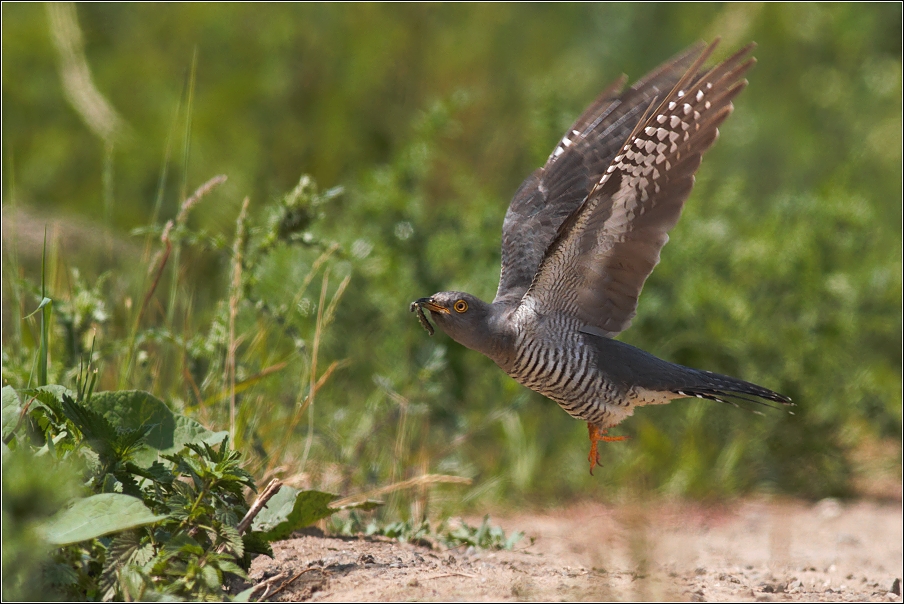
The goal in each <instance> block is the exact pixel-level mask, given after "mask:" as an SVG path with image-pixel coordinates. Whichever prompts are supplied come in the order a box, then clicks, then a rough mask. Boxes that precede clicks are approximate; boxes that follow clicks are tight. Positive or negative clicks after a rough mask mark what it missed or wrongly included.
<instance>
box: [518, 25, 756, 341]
mask: <svg viewBox="0 0 904 604" xmlns="http://www.w3.org/2000/svg"><path fill="white" fill-rule="evenodd" d="M717 43H718V41H717V42H715V43H713V44H711V45H710V46H708V47H707V48H706V49H705V50H704V51H703V52H702V53H700V54H699V56H698V57H697V59H696V60H695V61H694V63H693V65H692V66H691V67H690V68H689V69H688V70H687V72H686V73H684V74H683V76H682V77H681V78H680V79H678V80H677V83H676V84H675V86H674V87H673V89H672V90H671V91H670V92H669V93H668V94H667V95H664V96H663V97H662V98H661V99H656V100H654V101H653V102H652V103H651V104H650V105H649V106H648V107H647V108H646V109H647V111H646V112H645V114H644V117H643V118H642V119H640V120H639V121H638V122H637V123H636V125H635V127H634V128H633V130H632V132H631V135H630V136H629V137H628V138H627V140H626V141H625V142H624V144H623V145H622V146H621V147H620V149H619V151H618V153H617V155H615V156H614V157H613V159H612V161H611V163H610V165H609V166H608V167H607V168H606V171H605V172H604V173H603V175H602V176H601V177H600V179H599V181H598V183H597V184H596V185H595V186H594V187H593V189H592V190H591V191H590V193H589V194H588V196H587V198H586V199H585V200H584V201H583V203H582V204H581V205H580V206H578V207H577V209H576V210H575V211H574V213H573V214H572V215H571V216H569V217H568V218H567V219H566V220H564V221H563V222H562V224H561V226H560V227H559V229H558V231H557V235H556V237H555V239H554V240H553V241H552V243H551V244H550V246H549V248H548V249H547V251H546V254H545V255H544V258H543V261H542V262H541V264H540V267H539V269H538V271H537V274H536V275H535V277H534V280H533V282H532V284H531V286H530V289H529V291H528V292H527V294H526V295H525V296H524V299H523V301H522V304H527V305H530V306H531V307H532V308H533V309H534V310H536V311H537V312H541V313H565V314H568V315H571V316H575V317H577V318H578V319H580V321H581V322H582V323H583V324H584V325H585V326H586V327H587V329H588V330H589V331H590V332H591V333H597V334H598V335H605V336H607V337H612V336H614V335H616V334H618V333H620V332H621V331H623V330H625V329H627V327H628V326H629V325H630V323H631V319H632V318H633V317H634V314H635V310H636V308H637V299H638V296H639V295H640V291H641V289H642V288H643V285H644V282H645V281H646V279H647V277H649V276H650V273H652V271H653V269H654V268H655V266H656V265H657V264H658V263H659V255H660V251H661V250H662V247H663V246H664V245H665V244H666V242H668V232H669V230H671V228H672V227H674V226H675V223H677V221H678V218H679V217H680V216H681V210H682V209H683V207H684V202H685V200H686V199H687V198H688V196H689V195H690V192H691V189H692V188H693V186H694V174H695V173H696V171H697V169H698V168H699V167H700V161H701V159H702V157H703V153H704V152H705V151H706V150H707V149H709V147H710V146H712V144H713V143H714V142H715V140H716V138H717V137H718V133H719V131H718V127H719V125H720V124H721V123H722V122H723V121H725V119H726V118H727V117H728V115H729V114H730V113H731V112H732V109H733V106H732V99H734V97H735V96H737V94H738V93H740V91H741V90H743V88H744V87H745V86H746V84H747V82H746V80H744V79H743V77H742V76H743V74H744V73H745V72H746V71H747V69H749V68H750V66H751V65H753V63H754V62H755V60H754V59H752V58H748V57H747V55H749V53H750V52H751V50H752V48H753V45H752V44H751V45H749V46H747V47H745V48H743V49H742V50H741V51H739V52H738V53H736V54H735V55H733V56H732V57H730V58H729V59H727V60H726V61H725V62H723V63H721V64H719V65H717V66H716V67H715V68H713V69H712V70H710V71H708V72H705V73H703V74H702V75H701V73H700V70H701V67H702V65H703V63H704V61H705V60H706V59H707V58H708V56H709V55H710V54H711V53H712V50H713V49H714V48H715V45H716V44H717Z"/></svg>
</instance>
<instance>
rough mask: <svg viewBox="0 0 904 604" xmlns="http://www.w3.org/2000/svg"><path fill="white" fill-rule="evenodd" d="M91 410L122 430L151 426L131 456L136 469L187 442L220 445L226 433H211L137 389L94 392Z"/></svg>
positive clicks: (170, 452)
mask: <svg viewBox="0 0 904 604" xmlns="http://www.w3.org/2000/svg"><path fill="white" fill-rule="evenodd" d="M91 407H92V408H93V409H95V410H96V411H98V412H99V413H101V414H102V415H103V416H104V417H105V418H106V419H107V420H108V421H110V422H111V423H112V424H113V425H114V426H116V427H117V428H119V429H121V430H135V429H138V428H141V427H142V426H148V425H150V426H153V427H152V428H151V430H150V431H149V432H148V434H147V436H146V437H145V439H144V443H143V444H144V446H143V447H142V448H140V449H139V450H138V451H136V452H135V453H134V455H133V461H134V462H135V463H136V464H137V465H139V466H145V467H147V466H150V465H151V464H152V463H153V462H154V461H156V460H157V458H158V456H159V455H165V454H173V453H178V452H179V451H181V450H182V449H183V447H185V445H186V444H188V443H206V444H210V445H213V444H217V443H220V442H222V440H223V439H224V438H225V437H226V436H227V434H228V433H227V432H212V431H210V430H208V429H207V428H205V427H204V426H202V425H201V424H199V423H198V422H197V421H195V420H193V419H191V418H188V417H185V416H183V415H176V414H174V413H173V412H172V411H171V410H170V409H169V407H167V406H166V404H165V403H164V402H163V401H161V400H160V399H158V398H156V397H155V396H153V395H152V394H150V393H147V392H143V391H140V390H120V391H115V392H98V393H95V394H94V396H92V397H91Z"/></svg>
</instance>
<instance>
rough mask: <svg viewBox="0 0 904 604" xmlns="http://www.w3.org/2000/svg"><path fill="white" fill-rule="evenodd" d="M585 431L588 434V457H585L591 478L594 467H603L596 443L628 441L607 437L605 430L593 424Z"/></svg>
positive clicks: (619, 437) (618, 437) (620, 437)
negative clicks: (588, 463)
mask: <svg viewBox="0 0 904 604" xmlns="http://www.w3.org/2000/svg"><path fill="white" fill-rule="evenodd" d="M587 431H588V432H589V433H590V455H588V456H587V461H589V462H590V475H591V476H593V468H594V467H596V466H600V467H603V464H602V462H600V452H599V449H598V447H597V443H599V442H600V441H603V442H607V443H611V442H616V441H619V440H628V437H627V436H608V435H607V434H606V430H604V429H602V428H599V427H597V426H594V425H593V424H587Z"/></svg>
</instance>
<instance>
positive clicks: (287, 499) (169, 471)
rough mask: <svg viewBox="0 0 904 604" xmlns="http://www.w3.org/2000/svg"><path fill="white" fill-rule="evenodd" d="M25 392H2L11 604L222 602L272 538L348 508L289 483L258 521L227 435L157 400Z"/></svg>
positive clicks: (133, 394) (138, 395)
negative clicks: (28, 602) (48, 602)
mask: <svg viewBox="0 0 904 604" xmlns="http://www.w3.org/2000/svg"><path fill="white" fill-rule="evenodd" d="M22 394H24V395H25V399H26V402H25V403H24V404H23V399H20V398H19V394H17V392H16V391H15V390H14V389H13V388H12V387H10V386H6V387H4V388H3V418H4V425H3V441H4V453H3V492H4V498H3V528H4V541H3V543H4V553H3V573H4V582H3V596H4V598H7V599H21V598H24V599H46V598H48V597H53V598H63V599H68V600H85V599H87V600H95V601H96V600H98V599H102V600H104V601H109V600H112V599H115V600H131V601H135V600H156V599H165V598H169V599H174V598H175V599H189V600H201V599H203V600H207V599H215V600H220V599H222V597H223V595H224V592H223V585H224V582H225V580H226V578H227V577H228V576H235V577H245V570H247V569H248V566H249V564H250V562H251V559H252V556H254V555H256V554H267V555H272V551H271V549H270V545H269V543H270V542H271V541H275V540H277V539H282V538H285V537H287V536H288V535H289V534H290V533H291V532H292V531H293V530H296V529H299V528H303V527H305V526H308V525H310V524H312V523H313V522H316V521H318V520H320V519H322V518H325V517H327V516H330V515H332V514H334V513H335V512H337V511H339V508H333V507H331V502H332V501H333V500H334V499H335V495H331V494H329V493H322V492H318V491H298V490H296V489H291V488H288V487H287V488H284V489H283V490H282V491H280V492H279V493H278V494H277V496H276V497H273V498H271V499H270V500H269V503H267V507H266V508H264V509H263V511H262V512H260V513H259V514H258V515H257V516H256V517H255V516H252V515H249V513H248V512H249V506H248V504H247V503H246V500H245V491H246V490H250V491H252V492H253V491H255V490H256V489H255V485H254V480H253V478H252V477H251V475H250V474H249V473H248V472H246V471H245V470H243V469H242V467H241V466H242V465H243V463H245V460H244V459H243V458H242V456H241V455H240V454H239V453H238V452H237V451H234V450H232V449H230V447H229V445H228V437H227V435H226V433H225V432H219V433H214V432H210V431H209V430H207V429H206V428H204V427H202V426H201V425H200V424H198V423H197V422H195V421H194V420H192V419H190V418H187V417H185V416H182V415H174V414H173V413H172V412H171V411H170V410H169V409H168V408H167V407H166V405H165V404H163V402H162V401H160V400H158V399H155V398H154V397H153V396H151V395H149V394H147V393H144V392H137V391H119V392H102V393H98V394H95V395H93V396H90V395H88V396H85V392H84V391H79V392H78V393H74V392H71V391H68V390H66V389H65V388H62V387H60V386H47V387H42V388H39V389H26V390H24V391H22ZM7 447H8V448H7ZM36 471H37V472H38V475H37V476H36V475H33V473H34V472H36ZM45 472H46V473H47V475H48V476H49V477H50V479H51V480H52V482H47V478H45V476H44V475H43V474H44V473H45ZM79 495H81V496H79ZM68 498H72V499H71V501H69V502H68V503H69V505H68V506H65V505H64V503H66V499H68ZM45 499H46V501H45ZM36 501H37V502H39V504H38V505H35V502H36ZM375 505H376V504H374V503H373V502H367V501H365V502H362V503H360V504H357V505H351V506H344V509H354V508H365V509H372V508H373V507H375ZM252 520H253V524H251V522H252ZM249 527H250V528H251V530H248V529H249Z"/></svg>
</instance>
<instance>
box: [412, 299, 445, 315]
mask: <svg viewBox="0 0 904 604" xmlns="http://www.w3.org/2000/svg"><path fill="white" fill-rule="evenodd" d="M414 305H417V306H421V307H424V308H426V309H427V310H429V311H431V312H437V313H441V314H446V315H448V314H450V313H449V309H448V308H445V307H444V306H440V305H439V304H437V303H436V302H434V301H433V298H419V299H417V300H415V301H414Z"/></svg>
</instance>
